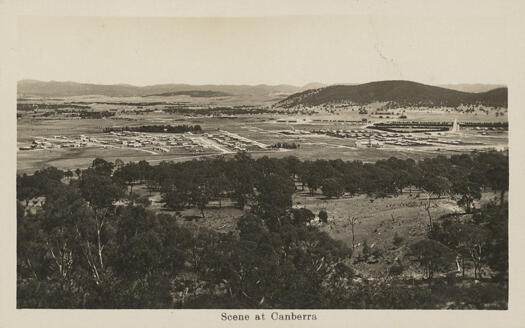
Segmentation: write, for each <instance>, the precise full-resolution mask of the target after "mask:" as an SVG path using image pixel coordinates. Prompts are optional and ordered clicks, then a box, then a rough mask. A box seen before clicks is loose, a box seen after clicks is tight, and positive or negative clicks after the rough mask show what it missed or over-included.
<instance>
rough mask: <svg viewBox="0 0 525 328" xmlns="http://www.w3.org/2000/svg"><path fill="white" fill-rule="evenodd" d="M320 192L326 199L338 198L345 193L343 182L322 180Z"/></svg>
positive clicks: (333, 179)
mask: <svg viewBox="0 0 525 328" xmlns="http://www.w3.org/2000/svg"><path fill="white" fill-rule="evenodd" d="M321 190H322V191H323V194H324V195H325V196H326V197H328V198H332V197H335V198H339V197H341V196H342V195H343V194H344V192H345V189H344V186H343V182H342V181H340V180H339V179H335V178H329V179H325V180H323V182H322V184H321Z"/></svg>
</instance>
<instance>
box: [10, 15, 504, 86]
mask: <svg viewBox="0 0 525 328" xmlns="http://www.w3.org/2000/svg"><path fill="white" fill-rule="evenodd" d="M18 51H19V56H18V58H19V65H18V67H19V73H18V80H23V79H32V80H44V81H49V80H53V81H75V82H79V83H93V84H131V85H135V86H145V85H153V84H193V85H202V84H222V85H259V84H266V85H279V84H287V85H295V86H304V85H305V84H309V83H323V84H357V83H366V82H372V81H380V80H410V81H416V82H420V83H424V84H431V85H440V84H505V81H506V80H507V72H506V69H505V67H504V65H503V63H505V61H506V49H505V22H504V21H502V19H501V18H491V17H485V18H479V17H424V18H423V17H380V16H368V17H365V16H277V17H248V18H240V17H237V18H228V17H209V18H169V17H132V18H130V17H119V18H116V17H33V16H31V17H30V16H23V17H20V18H19V21H18ZM451 81H453V82H451Z"/></svg>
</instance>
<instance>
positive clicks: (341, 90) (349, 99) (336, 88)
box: [275, 81, 507, 108]
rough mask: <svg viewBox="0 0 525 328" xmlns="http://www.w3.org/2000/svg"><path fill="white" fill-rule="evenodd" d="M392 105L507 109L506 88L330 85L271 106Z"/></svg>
mask: <svg viewBox="0 0 525 328" xmlns="http://www.w3.org/2000/svg"><path fill="white" fill-rule="evenodd" d="M374 102H392V103H394V104H396V105H400V106H431V107H432V106H447V107H457V106H459V105H462V104H463V105H474V104H480V105H485V106H492V107H507V88H506V87H504V88H497V89H494V90H490V91H487V92H481V93H471V92H462V91H457V90H452V89H446V88H441V87H436V86H431V85H426V84H421V83H416V82H411V81H378V82H371V83H365V84H359V85H333V86H328V87H325V88H319V89H314V90H306V91H303V92H299V93H295V94H293V95H290V96H289V97H287V98H285V99H283V100H281V101H279V102H277V103H276V104H275V107H284V108H289V107H296V106H318V105H324V104H334V103H352V104H358V105H367V104H370V103H374Z"/></svg>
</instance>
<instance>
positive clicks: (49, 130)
mask: <svg viewBox="0 0 525 328" xmlns="http://www.w3.org/2000/svg"><path fill="white" fill-rule="evenodd" d="M144 99H145V100H144ZM95 100H96V101H101V99H98V98H96V99H95ZM95 100H92V101H95ZM104 100H106V101H107V100H108V99H104ZM109 100H111V101H117V100H118V99H117V100H115V99H109ZM121 100H122V101H124V100H125V101H128V102H132V101H139V100H144V101H154V99H149V97H146V98H137V99H135V100H133V99H127V98H126V99H121ZM157 101H158V100H157ZM104 106H108V105H104ZM123 107H126V106H123ZM127 107H130V106H127ZM407 115H408V119H409V120H411V119H413V120H419V119H421V120H427V121H433V120H435V121H438V120H439V121H451V120H452V119H454V118H457V119H458V120H459V121H476V120H483V121H494V122H495V121H504V120H506V115H505V116H499V117H495V116H494V115H492V114H491V115H488V116H487V115H483V116H480V115H479V114H478V115H474V114H461V113H446V112H445V113H442V112H437V111H433V112H425V111H418V112H416V111H413V112H409V113H408V114H407ZM363 117H369V118H370V117H371V116H370V115H360V114H358V113H357V112H344V113H340V114H337V115H334V114H331V115H316V116H303V117H295V116H294V118H304V119H307V120H310V121H309V122H306V123H300V124H287V123H282V122H277V120H278V119H280V118H285V119H290V117H286V116H283V115H270V114H258V115H243V116H238V117H235V118H220V117H187V116H182V115H176V114H168V113H163V112H152V113H143V114H133V113H131V112H124V113H122V114H119V115H117V116H116V117H112V118H107V119H56V118H54V119H42V118H40V119H34V118H21V119H19V120H18V124H17V132H18V136H17V141H18V142H17V143H18V147H23V146H27V145H29V144H30V143H31V141H32V140H33V139H34V138H36V137H53V136H55V135H61V136H67V137H78V136H79V135H82V134H84V135H88V136H92V137H101V136H104V134H103V132H102V131H103V129H104V128H107V127H123V126H136V125H145V124H171V125H179V124H188V125H195V124H199V125H201V126H202V128H203V130H204V132H210V133H213V132H216V131H218V130H220V129H222V130H226V131H229V132H232V133H236V134H238V135H240V136H242V137H245V138H249V139H252V140H255V141H258V142H261V143H264V144H267V145H273V144H275V143H278V142H281V143H282V142H287V143H296V144H300V148H299V149H287V150H282V149H281V150H269V151H255V152H253V153H252V156H254V157H260V156H272V157H284V156H289V155H293V156H296V157H298V158H300V159H303V160H307V159H343V160H361V161H364V162H369V161H376V160H379V159H385V158H389V157H392V156H395V157H398V158H402V159H406V158H413V159H416V160H419V159H423V158H426V157H430V156H436V155H437V154H444V155H451V154H455V153H458V152H462V151H469V149H461V148H459V147H456V148H453V147H452V148H450V147H449V148H447V147H440V149H439V151H438V150H437V148H432V149H431V148H428V147H427V148H411V149H409V148H406V147H401V148H397V149H394V148H392V147H383V148H380V149H375V148H362V147H361V148H357V147H356V140H355V139H353V138H345V139H343V138H336V137H330V136H326V135H318V134H310V135H307V134H306V135H285V134H283V133H280V131H283V130H293V129H296V130H307V131H313V130H320V129H336V130H345V129H352V130H353V129H361V128H362V124H357V125H356V124H351V123H347V122H346V123H345V122H333V121H337V120H361V118H363ZM313 119H316V120H320V119H330V120H332V122H314V121H313ZM374 120H375V119H374ZM363 131H365V130H363ZM443 138H447V137H446V136H445V137H443ZM461 138H462V140H464V141H465V142H482V143H485V144H487V145H499V146H501V145H503V146H505V145H507V144H508V134H507V133H506V132H503V133H501V134H498V135H496V134H491V135H485V136H482V135H480V133H479V132H477V133H476V132H473V131H470V132H468V131H465V132H464V133H462V135H461ZM216 154H219V152H216ZM209 156H215V154H214V152H211V153H210V152H207V153H206V154H199V153H193V152H191V151H187V152H184V151H170V153H158V154H151V153H148V152H145V151H141V150H139V149H130V148H120V149H117V148H108V149H103V148H102V147H94V148H82V149H49V150H31V151H19V152H18V156H17V161H18V172H20V173H22V172H24V173H31V172H34V171H35V170H37V169H41V168H44V167H46V166H50V165H53V166H56V167H59V168H62V169H75V168H77V167H87V166H88V165H89V164H90V163H91V161H92V160H93V159H94V158H96V157H103V158H105V159H106V160H109V161H114V160H116V159H121V160H123V161H124V162H128V161H139V160H148V161H151V162H152V163H153V164H155V163H158V162H160V161H163V160H173V161H184V160H191V159H193V158H203V157H209Z"/></svg>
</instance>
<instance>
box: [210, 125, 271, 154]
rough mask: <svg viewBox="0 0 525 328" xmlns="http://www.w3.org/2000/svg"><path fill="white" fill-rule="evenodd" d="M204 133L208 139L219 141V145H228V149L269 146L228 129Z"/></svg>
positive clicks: (254, 148)
mask: <svg viewBox="0 0 525 328" xmlns="http://www.w3.org/2000/svg"><path fill="white" fill-rule="evenodd" d="M203 135H204V136H205V137H207V138H208V139H210V140H213V141H214V142H216V143H218V144H219V145H222V146H226V147H227V148H228V149H231V150H234V151H247V150H258V149H266V148H267V145H264V144H261V143H260V142H257V141H254V140H250V139H248V138H244V137H242V136H240V135H238V134H235V133H231V132H228V131H223V130H221V131H219V133H213V134H212V133H204V134H203Z"/></svg>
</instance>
